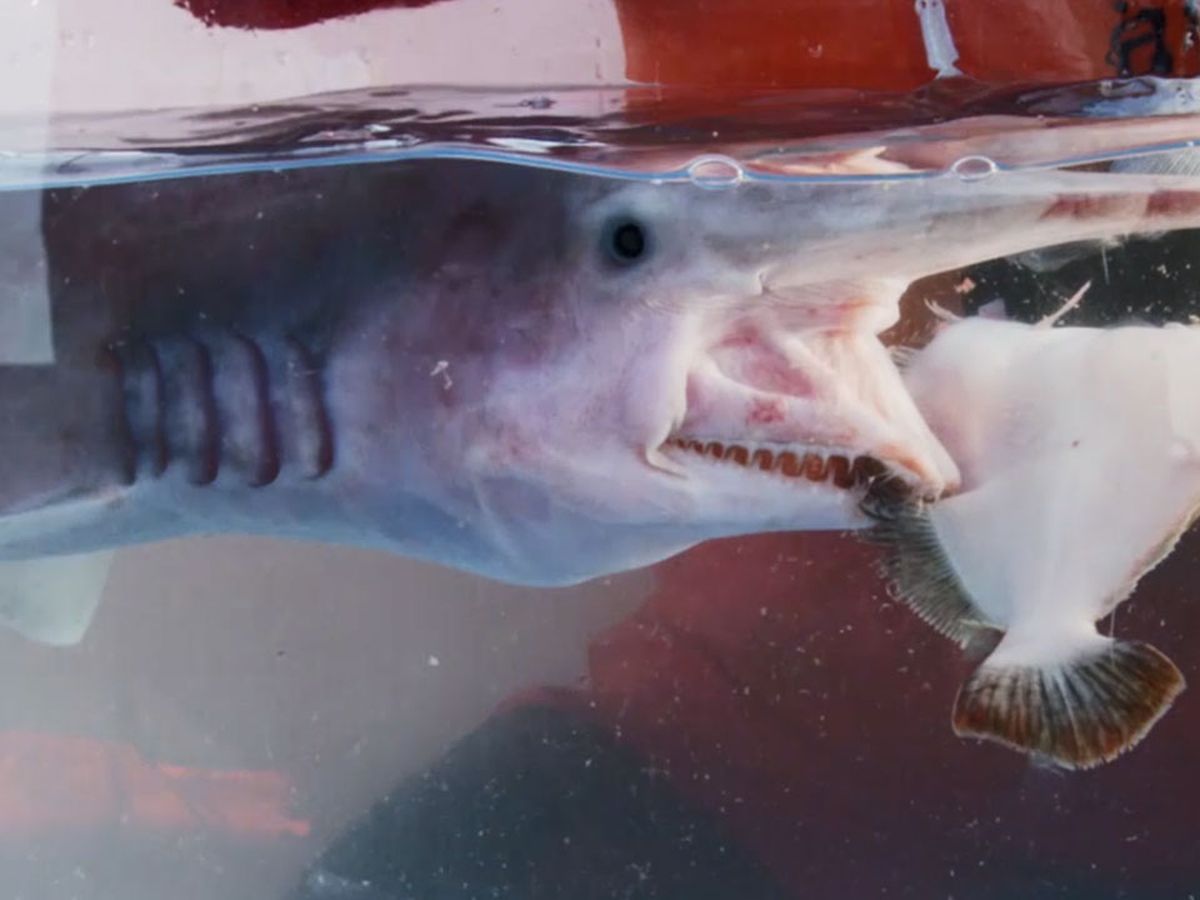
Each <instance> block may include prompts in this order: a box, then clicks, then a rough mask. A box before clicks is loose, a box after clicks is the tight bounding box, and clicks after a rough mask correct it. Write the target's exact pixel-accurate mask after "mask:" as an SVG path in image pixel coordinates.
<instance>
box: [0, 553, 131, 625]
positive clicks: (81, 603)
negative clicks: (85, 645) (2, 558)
mask: <svg viewBox="0 0 1200 900" xmlns="http://www.w3.org/2000/svg"><path fill="white" fill-rule="evenodd" d="M113 556H114V553H113V552H112V551H103V552H99V553H85V554H80V555H76V556H48V557H44V558H41V559H30V560H20V561H16V562H0V624H3V625H6V626H8V627H9V628H11V629H13V630H14V631H16V632H18V633H19V634H20V635H21V636H22V637H24V638H26V639H28V640H31V641H36V642H38V643H40V644H50V645H52V646H58V647H66V646H70V645H72V644H77V643H79V641H80V640H82V639H83V636H84V634H85V633H86V632H87V629H88V626H89V625H91V622H92V617H93V616H94V615H95V612H96V607H97V606H98V605H99V603H100V597H101V595H102V594H103V593H104V586H105V584H106V583H107V582H108V572H109V569H110V568H111V566H112V559H113Z"/></svg>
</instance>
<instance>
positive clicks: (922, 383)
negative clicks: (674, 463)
mask: <svg viewBox="0 0 1200 900" xmlns="http://www.w3.org/2000/svg"><path fill="white" fill-rule="evenodd" d="M904 365H905V372H904V379H905V383H906V384H907V385H908V387H909V389H910V390H911V392H912V394H913V397H914V399H915V400H916V401H917V404H918V407H919V408H920V409H921V410H922V413H923V414H924V415H925V417H926V419H927V421H928V422H929V424H930V426H931V427H932V428H933V430H934V432H935V433H936V434H937V435H938V437H939V438H940V439H941V440H942V442H943V444H944V445H945V447H946V449H947V450H948V451H949V452H950V454H951V456H952V457H953V458H954V460H955V462H956V463H957V464H958V467H959V470H960V473H961V476H962V485H961V490H960V491H958V492H957V493H955V494H954V495H952V496H949V497H947V498H945V499H942V500H940V501H938V502H936V503H933V504H925V503H921V502H911V501H902V502H900V503H899V504H890V503H887V502H883V503H882V504H879V505H878V508H877V509H876V510H875V512H876V514H878V515H881V516H882V521H881V524H880V525H879V526H878V527H877V528H876V529H875V530H874V532H873V533H872V535H871V537H872V538H873V539H875V540H877V541H880V542H882V543H884V544H885V545H886V546H887V547H888V548H889V555H888V557H887V559H886V561H885V564H884V567H885V570H886V572H887V574H888V575H889V576H890V577H891V579H893V585H894V588H895V589H896V591H897V592H898V594H899V595H900V596H901V597H902V598H903V599H904V600H905V601H906V602H907V603H908V604H909V605H910V606H911V607H912V609H913V610H915V611H916V613H917V614H918V615H920V616H921V617H922V618H923V619H925V620H926V621H927V622H928V623H929V624H931V625H932V626H933V627H935V628H936V629H937V630H938V631H940V632H941V633H942V634H944V635H946V636H947V637H950V638H952V639H954V640H956V641H958V642H960V643H961V644H963V645H964V646H965V645H966V644H968V643H969V642H971V641H972V639H974V638H976V637H978V636H986V634H987V633H988V632H1000V633H1002V637H1001V639H1000V641H999V643H998V644H996V645H995V647H994V649H993V650H992V652H991V654H990V655H989V656H987V658H986V659H984V661H983V662H982V664H981V665H980V666H979V667H978V668H977V669H976V670H975V672H974V673H973V674H972V675H971V676H970V678H969V679H968V680H967V682H966V683H965V684H964V685H963V686H962V687H961V689H960V690H959V692H958V697H957V699H956V701H955V704H954V715H953V725H954V730H955V731H956V733H958V734H959V735H962V736H969V737H979V738H986V739H990V740H995V741H999V742H1001V743H1003V744H1006V745H1008V746H1010V747H1013V748H1015V749H1018V750H1022V751H1026V752H1028V753H1031V754H1034V755H1035V756H1037V757H1041V758H1042V759H1043V760H1046V761H1049V762H1052V763H1055V764H1057V765H1060V766H1064V767H1067V768H1088V767H1091V766H1094V765H1097V764H1100V763H1103V762H1107V761H1109V760H1111V759H1113V758H1114V757H1116V756H1117V755H1119V754H1120V753H1122V752H1123V751H1125V750H1128V749H1129V748H1130V747H1132V746H1133V745H1134V744H1136V743H1137V742H1138V741H1139V740H1140V739H1141V738H1142V737H1143V736H1144V735H1145V734H1146V733H1147V731H1148V730H1149V729H1150V728H1151V726H1152V725H1153V724H1154V722H1155V721H1157V720H1158V718H1159V717H1160V716H1162V715H1163V713H1165V712H1166V710H1167V708H1168V707H1169V706H1170V705H1171V702H1172V700H1173V699H1174V698H1175V696H1176V695H1178V694H1179V692H1180V691H1181V690H1183V688H1184V679H1183V676H1182V675H1181V674H1180V672H1179V670H1178V669H1177V668H1176V667H1175V666H1174V664H1172V662H1171V661H1170V660H1169V659H1167V658H1166V657H1165V656H1164V655H1163V654H1162V653H1160V652H1159V651H1158V650H1156V649H1155V648H1154V647H1151V646H1149V645H1148V644H1144V643H1140V642H1136V641H1129V640H1123V639H1113V638H1111V637H1106V636H1104V635H1102V634H1100V633H1099V632H1098V631H1097V629H1096V622H1097V620H1099V619H1101V618H1103V617H1104V616H1106V615H1108V614H1109V613H1110V612H1112V610H1113V609H1114V608H1115V607H1116V606H1117V605H1118V604H1119V603H1121V602H1122V601H1123V600H1125V599H1126V598H1127V597H1129V596H1130V594H1131V593H1132V592H1133V590H1134V587H1135V586H1136V584H1137V582H1138V580H1139V579H1140V578H1141V577H1142V576H1143V575H1144V574H1145V573H1146V572H1148V571H1149V570H1150V569H1152V568H1153V567H1154V566H1155V565H1157V563H1158V562H1160V561H1161V560H1162V559H1163V558H1165V557H1166V556H1167V554H1169V553H1170V552H1171V550H1172V549H1173V548H1174V546H1175V544H1176V542H1177V541H1178V540H1179V538H1180V536H1181V535H1182V534H1183V533H1184V531H1185V530H1186V529H1187V528H1188V526H1189V525H1190V524H1191V522H1192V521H1193V519H1194V518H1195V517H1196V514H1197V508H1198V506H1200V402H1198V401H1200V397H1198V396H1197V385H1200V329H1197V328H1194V327H1191V326H1185V325H1168V326H1165V327H1149V326H1140V325H1139V326H1134V325H1131V326H1123V327H1117V328H1108V329H1098V328H1055V327H1051V322H1049V321H1047V322H1043V323H1041V324H1039V325H1028V324H1022V323H1015V322H1007V321H997V320H995V319H984V318H972V319H965V320H961V321H958V322H956V323H953V324H949V325H945V326H943V327H942V330H941V331H940V333H939V334H938V335H937V336H936V337H935V338H934V340H933V341H932V342H931V343H930V345H929V346H928V347H927V348H925V349H924V350H922V351H920V352H919V353H916V354H914V355H912V356H911V357H910V358H909V359H908V360H907V361H906V362H905V364H904Z"/></svg>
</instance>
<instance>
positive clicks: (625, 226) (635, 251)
mask: <svg viewBox="0 0 1200 900" xmlns="http://www.w3.org/2000/svg"><path fill="white" fill-rule="evenodd" d="M605 244H606V245H607V249H608V253H609V255H610V256H611V257H612V258H613V259H614V260H616V261H617V262H619V263H623V264H625V265H628V264H630V263H635V262H637V261H638V260H640V259H644V258H645V257H646V255H647V254H648V253H649V252H650V239H649V236H648V235H647V234H646V228H645V226H643V225H642V223H641V222H638V221H637V220H635V219H620V220H618V221H616V222H613V223H612V224H611V225H609V226H608V229H607V231H606V233H605Z"/></svg>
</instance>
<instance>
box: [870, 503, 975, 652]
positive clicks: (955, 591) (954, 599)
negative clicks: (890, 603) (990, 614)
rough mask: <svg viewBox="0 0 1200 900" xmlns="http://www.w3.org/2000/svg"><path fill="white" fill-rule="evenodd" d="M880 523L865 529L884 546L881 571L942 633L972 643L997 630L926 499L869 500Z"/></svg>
mask: <svg viewBox="0 0 1200 900" xmlns="http://www.w3.org/2000/svg"><path fill="white" fill-rule="evenodd" d="M865 503H866V507H865V509H866V511H867V513H868V514H869V515H870V516H871V517H872V518H873V519H874V520H875V524H874V525H873V526H872V527H871V528H868V529H865V530H864V531H863V532H861V537H862V538H863V539H864V540H865V541H867V542H868V543H871V544H875V545H876V546H878V547H880V548H882V550H883V558H882V559H881V560H880V571H881V573H882V575H883V577H884V578H885V579H886V580H887V582H888V585H889V587H890V590H891V592H892V594H893V596H895V597H896V598H897V599H898V600H900V601H901V602H903V603H904V604H905V605H906V606H907V607H908V608H909V609H911V610H912V611H913V612H914V613H916V615H917V617H918V618H920V619H921V620H922V621H923V622H925V623H926V624H927V625H929V626H931V627H932V628H933V629H935V630H936V631H937V632H938V633H939V634H942V635H944V636H945V637H947V638H949V639H950V640H952V641H955V642H957V643H958V644H959V646H961V647H964V648H965V647H967V646H968V645H969V644H971V643H972V642H973V641H975V640H976V639H977V638H978V637H979V635H980V632H981V631H992V630H993V628H994V626H992V625H990V624H989V623H988V622H987V621H986V620H985V618H984V615H983V613H982V612H980V610H979V608H978V607H976V606H975V604H974V602H973V601H972V600H971V596H970V594H968V593H967V589H966V587H965V586H964V585H963V583H962V582H961V581H960V580H959V578H958V575H957V574H955V571H954V567H953V565H951V563H950V560H949V558H948V557H947V556H946V552H945V550H944V549H943V548H942V544H941V541H940V540H938V536H937V532H936V531H935V530H934V526H933V521H932V519H930V517H929V514H928V507H927V506H926V505H924V504H921V503H917V502H911V501H904V502H901V503H898V504H897V503H890V502H888V501H886V500H884V501H883V502H881V503H873V502H871V501H870V499H868V501H865Z"/></svg>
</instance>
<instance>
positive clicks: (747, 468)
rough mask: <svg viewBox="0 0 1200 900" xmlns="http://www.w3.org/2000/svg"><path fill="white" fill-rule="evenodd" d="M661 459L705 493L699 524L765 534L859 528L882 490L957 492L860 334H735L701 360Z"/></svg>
mask: <svg viewBox="0 0 1200 900" xmlns="http://www.w3.org/2000/svg"><path fill="white" fill-rule="evenodd" d="M659 450H660V453H661V455H662V456H663V457H664V458H665V459H666V460H667V461H669V463H670V464H671V466H672V467H673V471H674V472H676V473H677V474H678V475H679V476H682V477H683V478H684V479H686V480H688V481H689V482H691V483H692V484H693V485H695V488H696V489H697V490H700V491H703V494H704V498H705V499H704V501H703V503H702V506H703V510H698V511H697V512H700V513H702V514H704V515H708V516H712V517H714V518H719V517H720V514H721V513H720V510H721V507H723V506H728V507H730V508H731V511H733V510H740V511H742V512H743V513H744V514H746V515H758V516H760V517H762V519H763V521H764V524H765V525H766V526H767V527H790V528H853V527H858V526H861V525H863V524H865V519H864V518H863V516H862V514H861V512H860V511H859V509H858V506H859V502H860V501H861V499H862V496H863V494H864V493H865V492H866V490H867V489H868V488H869V487H870V486H871V485H872V484H873V483H875V482H877V481H879V480H880V479H885V478H894V479H897V480H898V481H899V482H900V483H901V484H902V486H903V488H904V489H905V490H906V491H912V492H914V493H917V494H920V495H922V496H928V497H935V496H938V495H940V494H942V493H943V492H945V491H946V490H948V489H953V488H954V487H955V486H956V484H957V482H958V470H957V468H956V467H955V465H954V462H953V461H952V460H951V459H950V457H949V456H948V455H947V453H946V452H945V450H944V449H943V448H942V446H941V444H940V443H939V442H938V440H937V439H936V438H935V437H934V436H933V434H932V433H931V432H930V431H929V429H928V427H927V426H926V425H925V422H924V420H923V419H922V418H921V416H920V414H919V413H918V412H917V410H916V407H915V406H914V405H913V403H912V401H911V399H910V397H909V395H908V392H907V391H906V390H905V388H904V386H903V384H902V383H901V381H900V378H899V375H898V373H897V372H896V369H895V367H894V365H893V363H892V361H891V359H890V357H889V355H888V353H887V351H886V349H885V348H884V347H883V346H882V345H881V344H880V342H879V341H878V339H877V338H876V337H875V336H874V335H873V334H871V333H870V332H863V331H858V330H847V331H838V330H804V331H794V332H777V331H769V330H762V329H761V328H757V327H755V326H754V325H752V324H750V323H747V322H744V321H743V322H741V323H738V324H736V325H735V326H734V327H732V328H731V329H729V330H728V331H727V332H726V333H725V334H724V335H722V336H720V338H719V339H718V340H717V341H716V342H715V343H714V344H713V345H712V346H711V347H709V348H707V349H706V350H705V352H703V353H702V354H701V355H700V356H699V358H698V360H697V363H696V364H695V366H694V367H693V368H692V370H691V372H690V373H689V376H688V380H687V407H686V412H685V414H684V415H683V417H682V419H681V420H680V421H679V422H678V423H676V424H674V425H673V426H672V428H671V430H670V432H669V434H668V437H667V439H666V440H665V441H664V443H663V444H662V446H661V447H660V448H659Z"/></svg>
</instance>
